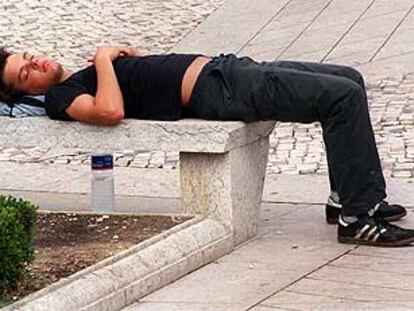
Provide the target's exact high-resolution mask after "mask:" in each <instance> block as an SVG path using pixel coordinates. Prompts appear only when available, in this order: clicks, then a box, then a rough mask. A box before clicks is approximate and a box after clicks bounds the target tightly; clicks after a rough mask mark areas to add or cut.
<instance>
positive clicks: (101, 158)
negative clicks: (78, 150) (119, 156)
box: [91, 153, 115, 213]
mask: <svg viewBox="0 0 414 311" xmlns="http://www.w3.org/2000/svg"><path fill="white" fill-rule="evenodd" d="M91 167H92V183H91V185H92V187H91V188H92V189H91V209H92V211H96V212H104V213H108V212H109V213H110V212H113V211H114V210H115V182H114V175H113V167H114V160H113V156H112V154H111V153H101V154H93V155H92V157H91Z"/></svg>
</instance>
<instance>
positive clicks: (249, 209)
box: [0, 117, 275, 244]
mask: <svg viewBox="0 0 414 311" xmlns="http://www.w3.org/2000/svg"><path fill="white" fill-rule="evenodd" d="M274 125H275V122H270V121H266V122H254V123H243V122H233V121H232V122H229V121H225V122H224V121H205V120H197V119H184V120H180V121H148V120H133V119H127V120H124V121H123V122H122V123H121V124H119V125H117V126H114V127H101V126H92V125H86V124H82V123H79V122H64V121H51V120H49V119H48V118H46V117H35V118H22V119H12V118H1V119H0V140H1V142H2V146H13V147H39V148H42V149H43V148H44V149H46V148H54V147H63V148H79V149H86V150H94V151H109V150H124V149H129V150H162V151H177V152H179V155H180V182H181V199H182V206H183V212H185V213H190V214H201V215H204V216H205V217H207V218H210V219H214V220H217V221H219V222H220V223H222V224H223V225H224V226H225V228H226V229H227V230H229V232H232V233H233V236H234V243H235V244H239V243H241V242H243V241H245V240H246V239H248V238H250V237H252V236H254V235H255V234H256V232H257V223H258V218H259V205H260V201H261V198H262V193H263V185H264V178H265V171H266V163H267V158H268V149H269V135H270V133H271V132H272V130H273V128H274Z"/></svg>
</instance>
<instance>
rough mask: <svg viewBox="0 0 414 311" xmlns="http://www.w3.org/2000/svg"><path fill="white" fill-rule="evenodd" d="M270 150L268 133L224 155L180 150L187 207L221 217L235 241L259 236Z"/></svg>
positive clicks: (187, 208)
mask: <svg viewBox="0 0 414 311" xmlns="http://www.w3.org/2000/svg"><path fill="white" fill-rule="evenodd" d="M268 150H269V139H268V137H265V138H262V139H260V140H257V141H256V142H253V143H251V144H248V145H245V146H243V147H240V148H238V149H234V150H232V151H230V152H228V153H224V154H220V155H215V154H203V153H201V154H200V153H180V161H181V166H180V175H181V193H182V204H183V211H184V212H185V213H190V214H201V215H204V216H205V217H208V218H212V219H215V220H216V221H219V222H220V223H222V224H223V225H224V226H225V227H226V228H228V230H229V232H233V234H234V239H235V244H239V243H242V242H244V241H246V240H247V239H248V238H251V237H253V236H255V235H256V233H257V227H258V219H259V210H260V202H261V200H262V195H263V185H264V178H265V173H266V162H267V156H268Z"/></svg>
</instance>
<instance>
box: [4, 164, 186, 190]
mask: <svg viewBox="0 0 414 311" xmlns="http://www.w3.org/2000/svg"><path fill="white" fill-rule="evenodd" d="M0 172H1V174H0V189H3V190H22V191H24V190H26V191H27V190H28V191H43V192H58V193H78V194H88V193H89V192H90V188H91V185H90V183H91V169H90V168H89V166H86V165H79V166H77V165H73V166H70V165H46V164H44V163H26V164H19V163H14V162H8V163H7V165H4V166H3V165H1V166H0ZM34 177H35V178H34ZM114 179H115V193H116V194H117V195H138V196H144V197H164V198H179V194H180V190H179V176H178V172H177V171H176V170H153V169H128V168H125V167H116V168H115V169H114Z"/></svg>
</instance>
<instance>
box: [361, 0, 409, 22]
mask: <svg viewBox="0 0 414 311" xmlns="http://www.w3.org/2000/svg"><path fill="white" fill-rule="evenodd" d="M412 5H413V2H412V1H411V0H396V1H394V2H393V5H390V2H389V1H386V0H376V1H375V2H374V5H373V6H372V7H371V8H370V9H369V10H368V11H367V12H366V13H365V14H364V16H363V17H362V19H367V18H371V17H377V16H382V17H383V18H384V19H386V18H387V17H388V14H392V13H394V12H397V11H405V12H407V11H408V10H409V9H410V8H411V6H412Z"/></svg>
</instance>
